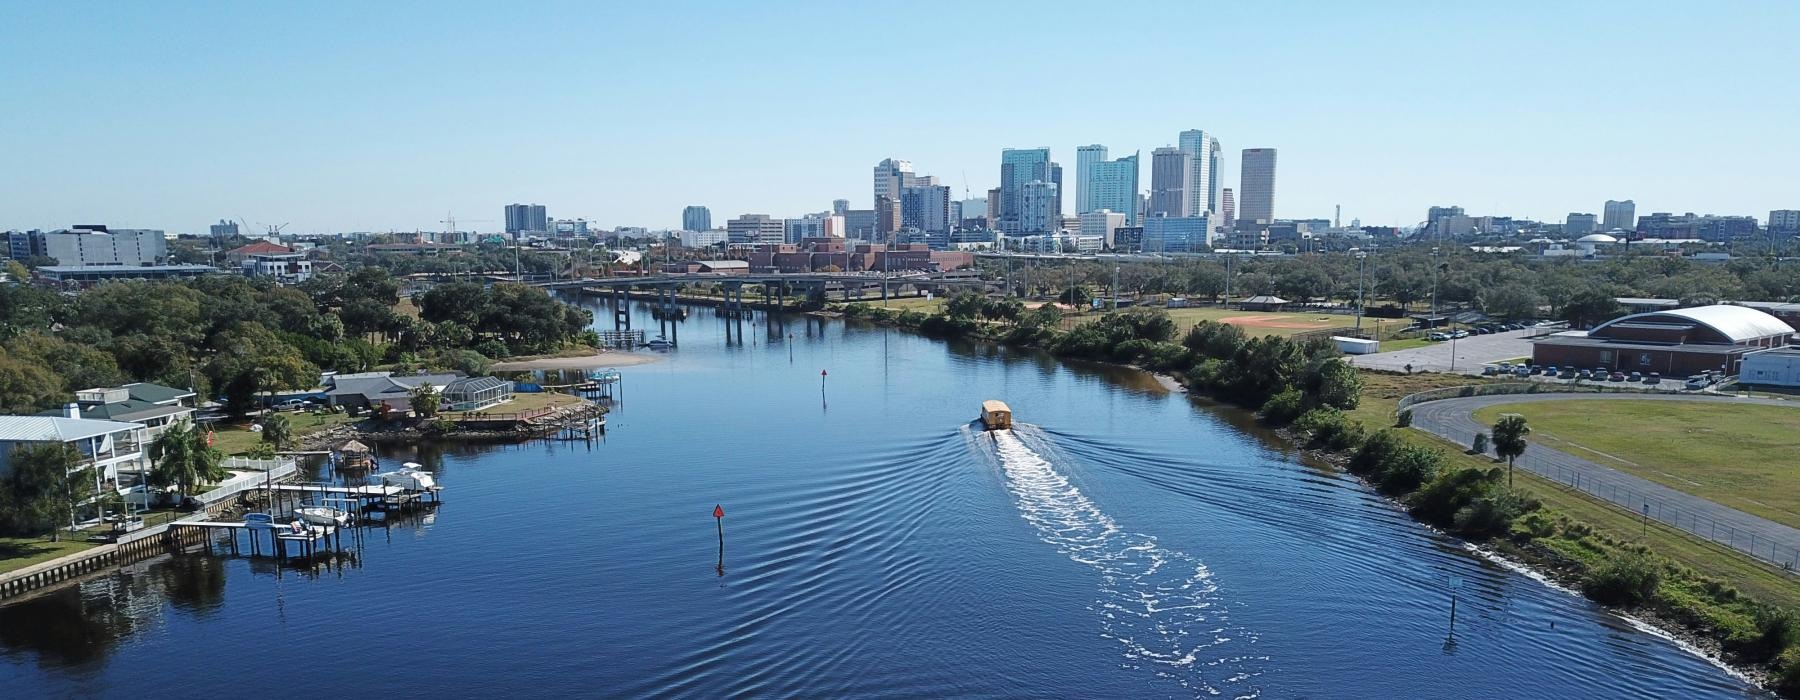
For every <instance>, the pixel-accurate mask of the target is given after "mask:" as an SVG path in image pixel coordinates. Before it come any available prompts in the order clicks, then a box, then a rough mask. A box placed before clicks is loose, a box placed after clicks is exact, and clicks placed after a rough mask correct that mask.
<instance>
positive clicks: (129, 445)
mask: <svg viewBox="0 0 1800 700" xmlns="http://www.w3.org/2000/svg"><path fill="white" fill-rule="evenodd" d="M80 411H81V409H80V407H79V406H78V405H76V404H69V405H68V406H65V407H64V408H63V411H62V412H61V414H60V415H54V416H0V478H4V477H5V476H6V475H9V474H11V473H12V457H13V454H14V453H16V452H17V451H18V450H19V449H20V448H23V447H27V446H31V445H39V444H48V443H64V444H67V445H70V446H72V447H74V448H75V449H76V450H77V451H78V452H80V453H81V461H80V462H79V463H77V464H76V465H75V467H74V469H72V470H71V471H70V473H74V472H76V471H80V470H83V469H92V470H93V480H94V492H95V494H96V495H95V496H94V497H92V498H89V499H88V500H86V501H84V502H83V503H82V504H81V505H80V507H78V508H76V515H75V521H76V522H82V521H86V520H89V519H92V518H93V517H95V515H96V510H97V509H96V507H95V505H94V504H95V503H96V502H97V501H98V500H99V499H100V496H101V495H103V494H107V493H118V494H121V495H123V496H125V500H126V502H127V503H130V504H132V505H136V506H139V507H140V508H142V507H144V506H145V505H146V504H147V498H148V495H147V493H146V491H145V489H144V480H145V477H147V476H148V474H149V471H150V457H149V455H148V454H146V448H147V447H148V445H149V438H148V436H147V433H148V430H149V429H148V428H145V427H144V426H142V425H140V424H137V423H128V422H124V421H113V420H92V419H87V418H82V417H80ZM133 494H135V497H134V495H133ZM72 524H73V523H72Z"/></svg>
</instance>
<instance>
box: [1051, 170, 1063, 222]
mask: <svg viewBox="0 0 1800 700" xmlns="http://www.w3.org/2000/svg"><path fill="white" fill-rule="evenodd" d="M1050 184H1052V185H1056V202H1055V203H1054V204H1053V205H1052V206H1054V207H1055V208H1056V218H1058V219H1061V218H1062V213H1063V205H1062V196H1063V179H1062V166H1061V165H1059V164H1057V163H1056V162H1055V161H1051V163H1050Z"/></svg>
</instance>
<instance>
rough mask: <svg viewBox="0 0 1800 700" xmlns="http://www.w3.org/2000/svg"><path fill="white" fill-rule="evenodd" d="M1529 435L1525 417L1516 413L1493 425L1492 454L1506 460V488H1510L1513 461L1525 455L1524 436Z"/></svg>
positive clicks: (1529, 431) (1502, 417)
mask: <svg viewBox="0 0 1800 700" xmlns="http://www.w3.org/2000/svg"><path fill="white" fill-rule="evenodd" d="M1530 434H1531V426H1529V425H1526V424H1525V417H1524V416H1521V415H1519V414H1517V413H1508V414H1506V415H1504V416H1501V417H1500V420H1499V421H1498V422H1496V423H1494V454H1497V455H1499V456H1500V458H1501V459H1504V460H1506V487H1507V488H1512V483H1513V478H1512V474H1513V460H1515V459H1518V458H1519V455H1522V454H1525V436H1526V435H1530Z"/></svg>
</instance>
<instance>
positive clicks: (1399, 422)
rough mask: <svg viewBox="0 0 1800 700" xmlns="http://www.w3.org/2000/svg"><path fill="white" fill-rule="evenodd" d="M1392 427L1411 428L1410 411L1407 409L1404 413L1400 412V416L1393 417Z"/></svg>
mask: <svg viewBox="0 0 1800 700" xmlns="http://www.w3.org/2000/svg"><path fill="white" fill-rule="evenodd" d="M1394 427H1396V428H1410V427H1412V409H1410V408H1409V409H1406V410H1404V411H1401V412H1400V415H1398V416H1395V417H1394Z"/></svg>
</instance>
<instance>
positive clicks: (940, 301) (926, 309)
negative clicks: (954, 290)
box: [861, 297, 948, 314]
mask: <svg viewBox="0 0 1800 700" xmlns="http://www.w3.org/2000/svg"><path fill="white" fill-rule="evenodd" d="M947 302H948V300H947V299H945V298H944V297H934V298H931V299H927V298H925V297H894V298H891V299H888V300H887V301H886V302H882V301H881V300H880V299H875V300H869V299H864V300H862V302H861V303H862V304H864V305H866V306H868V307H870V308H875V309H890V310H893V311H896V312H898V311H917V312H919V313H923V314H935V313H937V312H939V311H943V310H944V304H945V303H947Z"/></svg>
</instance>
